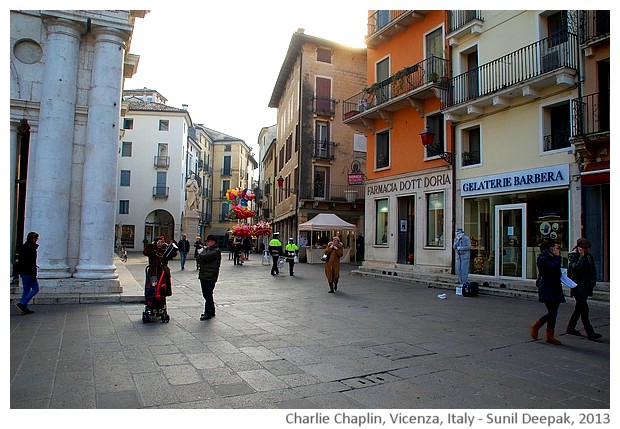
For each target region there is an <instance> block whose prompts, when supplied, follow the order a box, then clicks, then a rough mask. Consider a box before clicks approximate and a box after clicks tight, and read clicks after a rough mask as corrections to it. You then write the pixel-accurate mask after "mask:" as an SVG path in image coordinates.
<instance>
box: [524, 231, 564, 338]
mask: <svg viewBox="0 0 620 429" xmlns="http://www.w3.org/2000/svg"><path fill="white" fill-rule="evenodd" d="M536 266H537V267H538V280H537V281H536V284H537V286H538V300H539V301H540V302H542V303H544V304H545V307H547V314H545V315H544V316H543V317H541V318H540V319H538V320H536V321H535V322H534V324H532V326H531V327H530V335H531V336H532V338H533V339H535V340H537V339H538V330H539V329H540V328H541V327H542V326H543V325H544V324H545V323H546V324H547V332H546V333H547V336H546V340H545V341H546V342H548V343H549V344H555V345H560V344H562V343H561V342H560V340H558V339H557V338H555V337H554V333H555V322H556V319H557V317H558V309H559V308H560V304H561V303H563V302H566V299H565V298H564V292H563V291H562V282H561V281H560V277H562V270H561V266H562V257H561V256H560V245H559V243H557V242H556V241H555V240H547V241H544V242H543V243H542V244H541V245H540V254H539V255H538V258H537V259H536Z"/></svg>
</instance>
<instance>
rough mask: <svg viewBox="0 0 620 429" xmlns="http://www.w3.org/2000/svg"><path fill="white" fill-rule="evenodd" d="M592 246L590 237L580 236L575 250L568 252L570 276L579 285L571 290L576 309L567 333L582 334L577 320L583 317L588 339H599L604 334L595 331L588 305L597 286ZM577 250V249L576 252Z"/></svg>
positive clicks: (582, 320) (569, 322) (582, 321)
mask: <svg viewBox="0 0 620 429" xmlns="http://www.w3.org/2000/svg"><path fill="white" fill-rule="evenodd" d="M591 246H592V244H591V243H590V241H589V240H588V239H586V238H580V239H579V240H577V245H576V246H575V247H574V248H573V252H570V253H569V254H568V276H569V277H570V278H571V279H572V280H573V281H574V282H575V283H577V286H575V287H574V288H571V290H570V296H571V297H573V298H575V309H574V310H573V314H572V315H571V317H570V319H569V321H568V326H567V327H566V333H567V334H570V335H577V336H581V332H579V331H578V330H577V329H576V327H577V322H578V321H579V318H581V323H582V324H583V329H584V330H585V331H586V334H587V335H588V339H589V340H598V339H599V338H601V337H602V335H601V334H598V333H596V332H594V328H593V327H592V324H591V323H590V308H589V307H588V297H590V296H592V295H593V291H594V286H596V265H595V264H594V257H593V256H592V254H591V253H590V247H591ZM575 250H577V251H576V252H575Z"/></svg>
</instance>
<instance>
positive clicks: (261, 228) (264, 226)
mask: <svg viewBox="0 0 620 429" xmlns="http://www.w3.org/2000/svg"><path fill="white" fill-rule="evenodd" d="M251 228H252V235H253V236H254V237H259V236H261V235H266V236H267V237H269V236H270V235H271V224H269V222H265V221H260V222H258V223H255V224H253V225H252V226H251Z"/></svg>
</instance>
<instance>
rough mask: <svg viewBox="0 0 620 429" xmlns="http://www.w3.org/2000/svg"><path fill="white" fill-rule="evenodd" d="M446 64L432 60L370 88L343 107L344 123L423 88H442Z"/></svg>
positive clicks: (445, 61)
mask: <svg viewBox="0 0 620 429" xmlns="http://www.w3.org/2000/svg"><path fill="white" fill-rule="evenodd" d="M448 63H449V62H448V61H447V60H444V59H443V58H439V57H434V56H433V57H430V58H427V59H425V60H423V61H420V62H419V63H417V64H414V65H412V66H409V67H406V68H404V69H402V70H401V71H399V72H397V73H394V74H393V75H392V76H390V77H388V78H387V79H385V80H382V81H381V82H377V83H375V84H373V85H371V86H370V87H369V88H366V89H364V90H363V91H362V92H359V93H357V94H355V95H354V96H353V97H350V98H348V99H346V100H345V101H344V102H343V103H342V116H343V120H347V119H349V118H351V117H353V116H356V115H357V114H359V113H361V112H363V111H365V110H368V109H371V108H373V107H377V106H380V105H382V104H386V103H388V102H390V101H391V100H393V99H395V98H397V97H400V96H401V95H403V94H405V93H408V92H411V91H414V90H416V89H418V88H420V87H422V86H424V85H426V84H429V83H439V84H440V85H443V81H447V80H448V77H447V76H448Z"/></svg>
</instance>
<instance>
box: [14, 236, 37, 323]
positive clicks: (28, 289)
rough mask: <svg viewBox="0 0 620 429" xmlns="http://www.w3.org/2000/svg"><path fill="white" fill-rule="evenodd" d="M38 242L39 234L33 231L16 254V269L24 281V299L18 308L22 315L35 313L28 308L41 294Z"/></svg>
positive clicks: (18, 304) (20, 301)
mask: <svg viewBox="0 0 620 429" xmlns="http://www.w3.org/2000/svg"><path fill="white" fill-rule="evenodd" d="M38 241H39V233H38V232H34V231H31V232H29V233H28V235H27V236H26V241H25V242H24V244H22V245H19V246H18V248H17V252H16V253H17V258H16V259H17V264H16V265H17V266H16V267H14V269H15V272H16V274H19V277H20V278H21V280H22V298H21V299H20V300H19V302H18V303H17V305H16V306H17V309H18V310H19V311H21V313H22V314H31V313H34V311H33V310H31V309H30V308H28V302H30V300H31V299H32V298H33V297H34V296H35V295H36V294H37V293H39V282H38V281H37V249H38V248H39V245H38V243H37V242H38Z"/></svg>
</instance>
